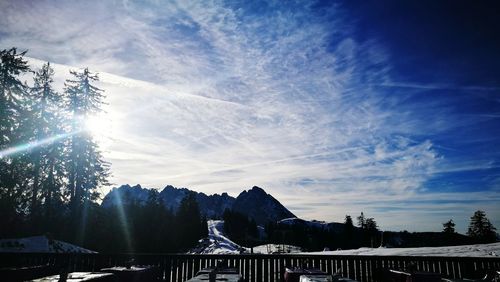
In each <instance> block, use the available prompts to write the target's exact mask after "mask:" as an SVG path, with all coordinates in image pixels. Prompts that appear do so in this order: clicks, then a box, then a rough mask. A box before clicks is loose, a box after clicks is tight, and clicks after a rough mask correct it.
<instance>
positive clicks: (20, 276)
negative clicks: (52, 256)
mask: <svg viewBox="0 0 500 282" xmlns="http://www.w3.org/2000/svg"><path fill="white" fill-rule="evenodd" d="M56 273H58V271H57V269H56V268H55V267H53V266H50V265H34V266H18V267H6V268H0V277H1V278H2V280H4V281H27V280H32V279H36V278H40V277H46V276H49V275H54V274H56Z"/></svg>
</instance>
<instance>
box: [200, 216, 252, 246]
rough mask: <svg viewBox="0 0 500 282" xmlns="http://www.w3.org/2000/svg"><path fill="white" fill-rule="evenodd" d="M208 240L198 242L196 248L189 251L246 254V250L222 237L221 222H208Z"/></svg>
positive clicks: (222, 222) (222, 224)
mask: <svg viewBox="0 0 500 282" xmlns="http://www.w3.org/2000/svg"><path fill="white" fill-rule="evenodd" d="M207 224H208V238H205V239H202V240H200V243H199V244H198V246H197V247H196V248H195V249H193V250H191V251H190V253H195V254H240V253H245V252H248V249H247V248H245V247H242V246H240V245H238V244H236V243H234V242H233V241H231V240H230V239H229V238H227V237H226V236H225V235H224V231H223V230H224V221H223V220H209V221H207Z"/></svg>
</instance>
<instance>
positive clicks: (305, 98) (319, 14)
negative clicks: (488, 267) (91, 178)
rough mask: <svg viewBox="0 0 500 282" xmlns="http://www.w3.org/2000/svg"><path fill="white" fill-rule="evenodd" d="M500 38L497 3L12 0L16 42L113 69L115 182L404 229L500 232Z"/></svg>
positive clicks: (5, 35) (49, 55) (103, 123)
mask: <svg viewBox="0 0 500 282" xmlns="http://www.w3.org/2000/svg"><path fill="white" fill-rule="evenodd" d="M499 34H500V6H499V5H498V3H495V2H494V1H480V2H477V1H476V2H474V3H472V2H471V1H411V0H410V1H396V0H394V1H392V0H387V1H371V0H368V1H357V0H354V1H324V2H321V1H258V0H256V1H181V0H179V1H113V0H111V1H97V0H90V1H22V0H21V1H19V0H17V1H9V0H1V1H0V49H5V48H10V47H17V48H19V49H21V50H28V53H27V56H28V57H29V61H30V64H31V65H32V66H33V68H35V69H36V68H37V67H40V66H41V64H42V63H43V62H45V61H50V62H51V63H52V65H53V66H54V69H55V71H56V86H57V87H56V88H58V89H62V83H63V81H64V79H66V78H68V77H69V75H68V70H70V69H79V68H83V67H89V68H90V70H91V71H94V72H98V73H99V76H100V79H101V81H100V82H99V87H101V88H102V89H104V90H105V94H106V95H107V98H106V103H107V105H106V106H105V111H106V113H103V114H101V115H100V116H97V117H93V118H92V119H91V120H90V121H89V124H90V128H91V129H92V132H93V134H94V136H95V138H96V139H97V140H98V142H99V144H100V145H101V148H102V150H103V152H104V156H105V158H106V160H108V161H109V162H111V170H112V174H113V176H112V179H111V181H112V182H113V183H114V186H119V185H122V184H127V183H128V184H131V185H132V184H141V185H142V186H143V187H149V188H158V189H161V188H163V187H165V186H166V185H168V184H171V185H174V186H176V187H187V188H190V189H192V190H196V191H199V192H204V193H207V194H213V193H222V192H228V193H229V194H230V195H233V196H237V195H238V194H239V193H240V192H241V191H243V190H245V189H249V188H251V187H252V186H254V185H257V186H260V187H262V188H264V189H265V190H266V191H267V192H268V193H270V194H272V195H273V196H274V197H275V198H277V199H278V200H279V201H280V202H281V203H283V204H284V205H285V206H286V207H287V208H289V209H290V210H291V211H292V212H293V213H295V214H296V215H297V216H299V217H301V218H305V219H317V220H326V221H343V219H344V216H345V215H346V214H350V215H352V216H353V217H355V216H357V215H359V213H360V212H361V211H363V212H364V213H365V215H366V216H367V217H374V218H375V220H376V221H377V223H378V225H379V226H380V227H381V228H382V229H384V230H395V231H398V230H408V231H440V230H441V229H442V223H444V222H446V221H447V220H449V219H453V220H454V221H455V222H456V224H457V226H456V228H457V230H458V231H459V232H465V231H466V228H467V226H468V222H469V218H470V216H472V214H473V212H474V211H476V210H478V209H481V210H484V211H486V214H487V216H488V217H489V218H490V220H491V221H492V223H493V224H494V225H495V226H496V227H497V228H500V150H499V148H500V70H499V68H500V36H499ZM108 189H110V188H100V191H101V192H102V193H105V192H106V191H107V190H108Z"/></svg>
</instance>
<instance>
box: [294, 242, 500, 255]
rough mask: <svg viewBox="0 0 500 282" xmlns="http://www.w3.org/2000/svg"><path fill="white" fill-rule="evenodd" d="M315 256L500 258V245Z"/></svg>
mask: <svg viewBox="0 0 500 282" xmlns="http://www.w3.org/2000/svg"><path fill="white" fill-rule="evenodd" d="M302 254H315V255H363V256H457V257H500V243H493V244H477V245H463V246H450V247H422V248H374V249H372V248H360V249H356V250H342V251H329V252H311V253H302Z"/></svg>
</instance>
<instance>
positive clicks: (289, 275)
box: [285, 268, 328, 282]
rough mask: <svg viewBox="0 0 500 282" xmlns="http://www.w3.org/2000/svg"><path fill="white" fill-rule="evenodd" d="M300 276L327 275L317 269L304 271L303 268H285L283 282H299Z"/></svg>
mask: <svg viewBox="0 0 500 282" xmlns="http://www.w3.org/2000/svg"><path fill="white" fill-rule="evenodd" d="M301 275H307V276H317V275H328V273H326V272H324V271H321V270H319V269H304V268H286V269H285V281H286V282H299V281H300V276H301Z"/></svg>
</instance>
